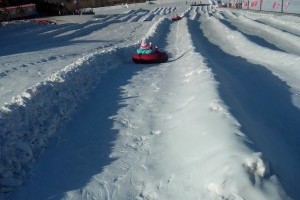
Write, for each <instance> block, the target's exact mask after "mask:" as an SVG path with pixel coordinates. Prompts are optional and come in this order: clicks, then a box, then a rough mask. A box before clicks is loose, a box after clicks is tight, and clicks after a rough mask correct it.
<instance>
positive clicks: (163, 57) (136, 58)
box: [132, 52, 168, 64]
mask: <svg viewBox="0 0 300 200" xmlns="http://www.w3.org/2000/svg"><path fill="white" fill-rule="evenodd" d="M132 61H133V62H135V63H141V64H151V63H163V62H167V61H168V55H167V54H166V53H161V52H158V53H153V54H137V53H136V54H133V56H132Z"/></svg>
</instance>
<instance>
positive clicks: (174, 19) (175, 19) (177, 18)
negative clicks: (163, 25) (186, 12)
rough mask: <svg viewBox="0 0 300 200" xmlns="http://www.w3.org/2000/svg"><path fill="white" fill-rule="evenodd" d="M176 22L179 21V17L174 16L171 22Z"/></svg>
mask: <svg viewBox="0 0 300 200" xmlns="http://www.w3.org/2000/svg"><path fill="white" fill-rule="evenodd" d="M178 20H181V17H180V16H174V17H172V21H178Z"/></svg>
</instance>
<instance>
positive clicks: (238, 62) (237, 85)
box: [188, 20, 300, 199]
mask: <svg viewBox="0 0 300 200" xmlns="http://www.w3.org/2000/svg"><path fill="white" fill-rule="evenodd" d="M188 27H189V31H190V32H191V36H192V41H193V44H194V46H195V48H196V51H197V52H199V53H201V54H202V55H203V56H204V57H205V58H206V62H207V64H208V66H209V67H210V68H211V69H212V71H213V73H214V74H215V79H216V80H217V81H218V82H219V83H220V85H219V88H218V89H219V92H220V96H221V98H222V99H223V101H224V103H225V104H226V105H227V106H228V107H229V111H230V112H231V113H232V115H233V116H234V117H235V118H236V119H237V120H238V121H239V123H240V124H241V131H242V132H244V133H245V134H246V135H247V137H249V138H250V139H251V140H252V141H253V144H247V145H248V146H249V147H250V148H251V149H254V150H255V151H257V150H258V151H261V152H262V153H263V154H264V156H265V158H266V159H267V160H268V161H269V162H270V167H271V171H272V173H274V174H276V176H277V177H278V178H279V180H280V182H281V183H282V185H283V188H284V189H285V191H286V193H287V194H288V195H289V196H290V197H292V198H294V199H297V198H298V197H299V196H300V191H299V189H298V187H297V185H298V184H299V181H300V157H299V155H300V148H299V147H300V136H299V133H300V123H299V122H300V121H299V120H300V111H299V110H298V109H297V108H296V107H295V106H294V105H293V104H292V100H291V93H290V92H289V89H290V88H289V86H288V85H286V83H285V82H283V81H282V80H280V79H279V78H278V77H277V76H274V75H273V74H272V73H271V71H269V70H268V69H266V68H265V67H264V66H261V65H256V64H252V63H249V62H248V61H247V60H246V59H244V58H241V57H235V56H232V55H230V54H227V53H225V52H223V51H222V50H221V49H220V48H219V47H218V46H216V45H214V44H212V43H210V42H209V41H208V39H207V38H206V37H205V36H204V35H203V33H202V31H201V29H200V23H199V22H197V21H191V20H189V22H188Z"/></svg>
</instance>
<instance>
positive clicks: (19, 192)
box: [7, 64, 140, 200]
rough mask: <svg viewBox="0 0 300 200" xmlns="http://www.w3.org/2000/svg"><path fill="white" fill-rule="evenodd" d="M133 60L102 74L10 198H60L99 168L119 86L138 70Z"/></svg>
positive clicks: (108, 146)
mask: <svg viewBox="0 0 300 200" xmlns="http://www.w3.org/2000/svg"><path fill="white" fill-rule="evenodd" d="M139 69H140V68H138V67H136V66H135V65H133V64H131V65H130V64H127V65H124V66H119V67H118V68H117V69H113V70H111V71H109V75H106V76H104V77H103V78H102V81H101V83H100V85H99V86H98V87H97V88H96V89H95V90H94V91H93V93H92V94H91V95H90V96H89V98H88V100H86V101H85V102H84V103H82V104H81V106H80V107H79V108H78V110H77V112H76V114H75V115H74V116H73V118H72V120H71V121H70V122H68V123H67V125H66V126H65V127H64V128H62V129H61V131H59V133H58V134H57V136H56V137H54V138H52V140H51V142H49V145H48V149H47V150H46V151H45V153H44V154H43V155H42V158H41V159H40V160H39V161H38V162H37V163H36V164H35V166H34V167H33V169H32V170H31V172H30V177H29V178H28V179H27V181H26V182H25V186H24V187H20V188H18V189H16V190H15V191H14V192H13V193H11V194H9V195H8V196H7V197H8V198H11V199H24V200H31V199H52V200H55V199H61V198H62V197H63V196H64V194H65V192H67V191H71V190H76V189H81V188H83V187H84V186H85V185H86V184H87V183H88V182H89V181H90V180H91V179H92V177H93V175H96V174H99V173H101V171H102V170H103V168H104V167H105V166H107V165H109V164H110V163H111V162H113V160H112V159H110V158H109V154H110V153H111V150H112V147H113V142H114V141H115V140H116V137H117V130H114V129H112V127H113V120H112V119H109V118H110V117H111V116H113V115H115V114H116V113H117V111H118V109H119V108H120V107H121V106H122V105H120V102H121V101H122V98H121V96H120V95H121V94H120V87H121V86H123V85H125V84H127V82H128V80H129V79H130V78H131V77H132V76H133V75H134V74H135V73H136V72H137V71H138V70H139Z"/></svg>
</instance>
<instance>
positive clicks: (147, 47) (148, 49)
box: [136, 39, 154, 54]
mask: <svg viewBox="0 0 300 200" xmlns="http://www.w3.org/2000/svg"><path fill="white" fill-rule="evenodd" d="M136 52H137V53H138V54H152V53H153V52H154V51H153V46H152V43H151V42H150V43H149V44H147V42H146V40H145V39H143V40H142V42H141V45H140V48H139V49H137V50H136Z"/></svg>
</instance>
